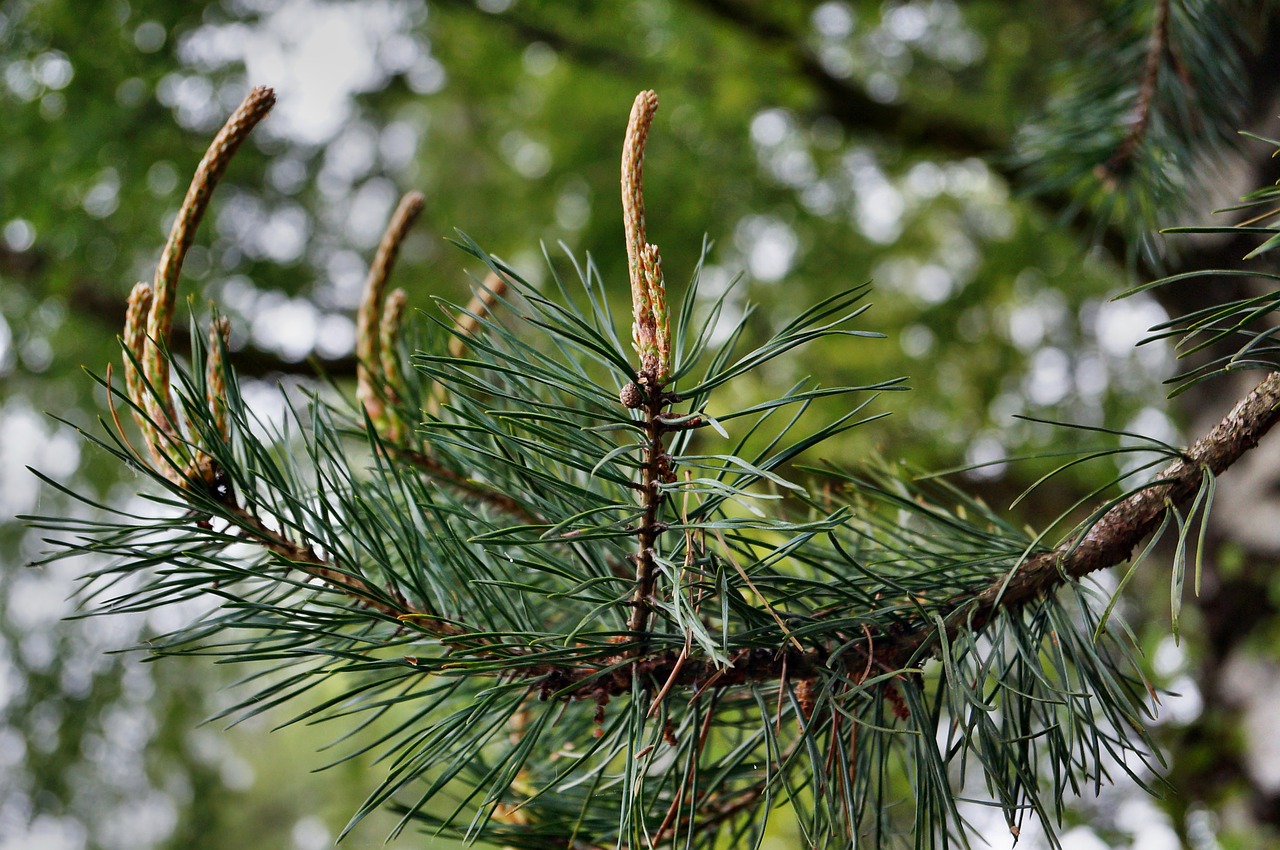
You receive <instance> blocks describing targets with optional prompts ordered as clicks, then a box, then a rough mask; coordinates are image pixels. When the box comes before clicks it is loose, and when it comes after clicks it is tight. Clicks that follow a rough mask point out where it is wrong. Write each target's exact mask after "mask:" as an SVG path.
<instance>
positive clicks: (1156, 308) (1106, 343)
mask: <svg viewBox="0 0 1280 850" xmlns="http://www.w3.org/2000/svg"><path fill="white" fill-rule="evenodd" d="M1168 318H1169V315H1168V314H1167V313H1165V311H1164V309H1163V308H1161V306H1160V305H1159V304H1157V303H1156V301H1155V299H1154V298H1151V297H1150V296H1148V295H1135V296H1133V297H1130V298H1125V299H1123V300H1121V301H1107V302H1105V303H1102V304H1099V305H1098V311H1097V313H1096V315H1095V317H1094V328H1093V332H1094V335H1095V336H1096V337H1097V339H1098V345H1099V347H1101V348H1102V350H1103V351H1104V352H1106V353H1107V354H1109V355H1110V356H1112V357H1128V356H1130V355H1132V354H1133V350H1134V347H1135V346H1137V344H1138V343H1140V342H1141V341H1142V340H1143V339H1145V338H1146V337H1147V333H1148V331H1149V330H1150V329H1151V327H1152V326H1153V325H1158V324H1160V323H1161V322H1164V321H1166V320H1168ZM1156 348H1157V349H1158V346H1157V347H1156ZM1162 356H1163V355H1162Z"/></svg>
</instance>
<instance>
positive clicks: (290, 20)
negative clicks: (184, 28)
mask: <svg viewBox="0 0 1280 850" xmlns="http://www.w3.org/2000/svg"><path fill="white" fill-rule="evenodd" d="M415 6H416V4H410V3H406V2H392V0H382V2H374V0H361V2H345V3H339V2H331V3H315V2H310V0H285V2H283V3H280V4H278V5H275V6H274V8H272V7H268V10H267V11H266V12H265V14H264V15H263V17H262V20H261V23H260V24H257V25H249V24H244V23H231V24H216V25H215V24H209V25H205V26H202V27H200V28H199V29H197V30H195V31H194V32H192V33H191V34H190V35H189V36H187V37H186V38H185V39H184V40H183V42H182V44H181V46H180V47H179V51H178V52H179V56H180V57H181V58H182V60H183V61H184V62H186V63H188V64H190V65H192V66H194V67H195V68H196V69H197V70H211V69H216V68H221V67H224V66H226V65H229V64H231V63H234V62H243V63H244V66H245V72H246V76H247V77H248V79H249V81H250V82H252V83H254V84H261V85H269V86H271V87H272V88H274V89H275V90H276V94H277V96H278V98H279V100H278V103H277V105H276V108H275V109H274V110H273V114H272V118H271V121H269V122H266V123H265V124H264V125H263V132H266V133H268V134H271V135H277V136H283V137H285V138H288V139H290V140H292V141H295V142H298V143H301V144H312V145H319V144H322V143H324V142H326V141H328V140H329V139H330V138H332V137H333V136H334V135H335V134H336V133H337V132H338V130H339V129H341V128H342V127H343V125H345V124H346V123H347V122H348V120H349V119H350V118H351V116H352V112H353V103H352V97H353V96H354V95H356V94H359V93H362V92H368V91H373V90H376V89H377V88H379V87H380V86H381V85H383V84H384V83H385V82H386V80H387V78H388V77H389V76H390V75H391V74H393V73H400V72H404V73H407V75H408V76H409V77H410V78H418V77H424V76H426V77H437V78H438V79H437V80H436V83H434V85H436V88H438V87H439V85H442V84H443V76H442V73H441V72H440V70H439V68H438V66H439V63H438V62H435V61H434V60H433V59H431V57H430V55H429V53H428V50H427V48H426V45H425V44H424V43H422V42H420V41H418V40H415V39H414V38H413V37H412V36H410V35H408V33H409V32H410V31H411V30H412V28H413V23H414V21H415V16H416V15H417V14H420V13H421V12H420V8H415ZM428 66H431V67H428ZM415 87H416V86H415ZM195 94H196V93H195V92H191V91H188V92H185V93H183V92H178V93H176V96H177V98H178V100H179V102H180V103H181V102H182V101H187V100H190V99H191V98H192V97H194V96H195Z"/></svg>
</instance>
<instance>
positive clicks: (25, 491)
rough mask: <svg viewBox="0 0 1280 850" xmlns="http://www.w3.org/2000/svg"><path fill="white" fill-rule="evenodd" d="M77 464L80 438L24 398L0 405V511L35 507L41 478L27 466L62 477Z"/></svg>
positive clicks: (16, 511) (6, 512)
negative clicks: (0, 406)
mask: <svg viewBox="0 0 1280 850" xmlns="http://www.w3.org/2000/svg"><path fill="white" fill-rule="evenodd" d="M79 465H80V441H79V440H78V439H76V438H75V437H74V436H72V435H71V433H70V432H69V430H68V429H67V428H66V427H65V426H62V425H59V424H57V423H56V422H54V421H53V420H52V419H50V418H49V417H47V416H44V415H42V414H40V413H37V412H36V411H35V410H34V409H32V408H31V407H30V405H28V404H27V402H26V401H25V400H13V401H10V402H9V403H8V404H6V405H5V406H4V408H3V409H0V513H3V514H4V515H5V516H13V515H14V514H21V513H30V512H32V511H34V510H36V508H37V505H38V500H39V496H40V493H41V491H42V490H43V489H44V487H45V484H44V482H42V481H40V480H39V479H38V478H36V477H35V476H34V475H32V474H31V473H30V472H29V471H28V470H27V467H28V466H31V467H33V468H35V469H39V470H40V471H41V472H42V473H44V474H45V475H47V476H49V477H50V478H52V479H53V480H55V481H65V480H67V479H68V478H70V476H72V475H73V474H74V473H75V471H76V469H77V468H78V467H79Z"/></svg>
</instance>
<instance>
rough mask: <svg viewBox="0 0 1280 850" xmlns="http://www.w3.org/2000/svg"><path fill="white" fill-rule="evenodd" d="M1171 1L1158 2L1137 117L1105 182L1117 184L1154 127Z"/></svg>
mask: <svg viewBox="0 0 1280 850" xmlns="http://www.w3.org/2000/svg"><path fill="white" fill-rule="evenodd" d="M1168 41H1169V0H1157V3H1156V8H1155V18H1154V20H1152V22H1151V37H1150V40H1149V41H1148V42H1147V62H1146V66H1145V67H1144V68H1143V72H1142V85H1141V87H1140V88H1139V89H1138V105H1137V110H1136V111H1137V117H1135V118H1134V121H1133V124H1132V125H1131V126H1130V127H1129V134H1128V135H1127V136H1125V139H1124V141H1123V142H1121V143H1120V147H1118V148H1116V151H1115V153H1113V154H1112V155H1111V157H1110V158H1109V159H1108V160H1107V161H1106V163H1105V164H1104V165H1103V166H1102V174H1103V179H1105V180H1110V181H1114V180H1115V179H1116V178H1117V177H1119V176H1120V175H1121V174H1122V173H1124V171H1125V170H1126V169H1127V168H1128V167H1129V165H1130V164H1131V163H1132V161H1133V155H1134V154H1135V153H1137V150H1138V146H1139V145H1141V144H1142V140H1143V138H1145V137H1146V135H1147V128H1148V127H1150V126H1151V108H1152V105H1153V104H1154V102H1155V97H1156V83H1157V82H1159V79H1160V64H1161V62H1162V61H1163V60H1164V57H1165V54H1166V53H1167V52H1168V50H1169V48H1168Z"/></svg>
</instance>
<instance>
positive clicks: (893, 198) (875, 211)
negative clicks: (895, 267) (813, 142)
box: [843, 150, 907, 244]
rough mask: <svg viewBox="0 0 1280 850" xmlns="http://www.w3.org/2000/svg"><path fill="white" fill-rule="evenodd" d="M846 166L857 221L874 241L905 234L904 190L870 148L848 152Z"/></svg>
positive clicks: (865, 234)
mask: <svg viewBox="0 0 1280 850" xmlns="http://www.w3.org/2000/svg"><path fill="white" fill-rule="evenodd" d="M843 170H844V175H845V178H846V179H847V180H848V184H849V193H850V195H851V196H852V198H853V220H854V225H855V226H856V227H857V228H858V230H859V231H861V232H862V234H863V235H864V236H866V237H867V238H868V239H870V240H871V241H873V242H879V243H881V244H888V243H890V242H893V241H894V240H895V239H897V238H898V237H899V236H900V235H901V234H902V227H903V220H902V219H903V214H904V213H905V212H906V208H907V205H906V199H905V198H903V195H902V193H901V192H899V191H898V190H897V189H896V188H894V186H893V184H892V183H891V182H890V181H889V179H888V177H887V176H886V175H885V173H884V171H882V170H881V169H880V166H879V165H878V164H877V163H876V161H875V159H874V158H873V157H872V156H871V154H870V153H868V152H867V151H863V150H855V151H851V152H850V153H848V154H846V155H845V157H844V162H843Z"/></svg>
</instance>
